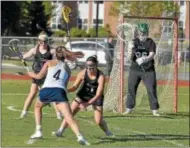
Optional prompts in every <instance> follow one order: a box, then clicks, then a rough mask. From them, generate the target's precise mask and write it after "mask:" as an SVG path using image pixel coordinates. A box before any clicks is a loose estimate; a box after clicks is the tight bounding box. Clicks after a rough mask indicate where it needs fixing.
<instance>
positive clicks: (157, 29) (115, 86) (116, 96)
mask: <svg viewBox="0 0 190 148" xmlns="http://www.w3.org/2000/svg"><path fill="white" fill-rule="evenodd" d="M139 22H140V23H147V24H148V25H149V37H150V38H152V39H153V40H154V41H155V42H156V45H157V48H156V56H155V69H156V77H157V95H158V100H159V104H160V109H159V110H160V111H163V112H171V111H173V108H174V106H175V101H174V98H176V97H177V94H176V93H177V92H176V90H177V83H176V79H177V78H176V73H177V71H176V66H177V65H176V64H177V63H176V62H177V61H176V60H174V59H176V54H177V53H176V47H177V44H176V39H177V36H176V34H175V33H176V31H175V25H176V23H175V19H172V18H164V17H162V18H150V17H149V18H148V17H147V18H145V17H144V18H143V17H123V22H122V23H121V24H119V25H118V27H117V29H116V30H117V35H118V40H117V43H116V46H115V49H114V50H115V54H114V64H113V68H112V72H111V75H110V81H109V84H108V85H107V91H106V93H105V105H104V108H105V110H109V111H116V112H123V111H124V110H125V107H126V104H125V103H126V99H127V97H126V96H127V88H128V87H130V86H127V79H128V73H129V67H130V64H131V61H130V60H129V59H128V57H127V56H128V54H127V53H128V43H129V42H130V41H132V40H133V39H134V37H135V30H136V29H135V26H136V25H137V23H139ZM122 58H123V59H122ZM122 60H123V61H124V62H122ZM148 100H149V99H148V95H147V90H146V88H145V86H144V85H143V82H142V81H141V83H140V84H139V86H138V89H137V96H136V106H135V111H142V110H143V111H146V110H147V111H149V110H150V107H149V101H148Z"/></svg>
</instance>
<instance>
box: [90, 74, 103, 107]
mask: <svg viewBox="0 0 190 148" xmlns="http://www.w3.org/2000/svg"><path fill="white" fill-rule="evenodd" d="M104 85H105V76H104V75H101V76H100V77H99V79H98V88H97V91H96V95H95V96H94V97H93V98H92V99H90V100H89V101H88V105H90V104H92V103H94V102H95V101H96V100H98V99H100V97H101V96H102V94H103V91H104Z"/></svg>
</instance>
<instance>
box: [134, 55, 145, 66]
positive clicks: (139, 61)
mask: <svg viewBox="0 0 190 148" xmlns="http://www.w3.org/2000/svg"><path fill="white" fill-rule="evenodd" d="M136 62H137V64H138V65H139V66H140V65H142V64H143V63H146V62H147V58H146V57H140V58H138V59H136Z"/></svg>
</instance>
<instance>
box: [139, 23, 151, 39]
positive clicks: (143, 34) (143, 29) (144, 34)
mask: <svg viewBox="0 0 190 148" xmlns="http://www.w3.org/2000/svg"><path fill="white" fill-rule="evenodd" d="M137 32H138V38H139V39H140V41H146V39H147V38H148V33H149V26H148V24H147V23H138V24H137Z"/></svg>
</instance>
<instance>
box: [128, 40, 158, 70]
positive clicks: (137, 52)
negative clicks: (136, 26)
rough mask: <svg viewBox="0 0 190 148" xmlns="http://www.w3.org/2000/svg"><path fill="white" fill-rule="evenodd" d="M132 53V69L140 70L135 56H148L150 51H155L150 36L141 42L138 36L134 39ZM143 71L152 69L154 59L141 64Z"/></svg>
mask: <svg viewBox="0 0 190 148" xmlns="http://www.w3.org/2000/svg"><path fill="white" fill-rule="evenodd" d="M133 50H134V55H133V56H132V64H131V69H132V70H138V71H139V70H142V69H141V66H139V65H138V64H137V62H136V59H137V58H140V57H142V56H148V55H149V53H150V52H155V53H156V44H155V42H154V41H153V40H152V39H151V38H147V40H146V41H145V42H141V41H140V40H139V39H138V38H136V39H135V40H134V49H133ZM142 66H143V68H144V70H145V71H152V70H154V59H152V60H151V61H148V62H146V63H143V64H142Z"/></svg>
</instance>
